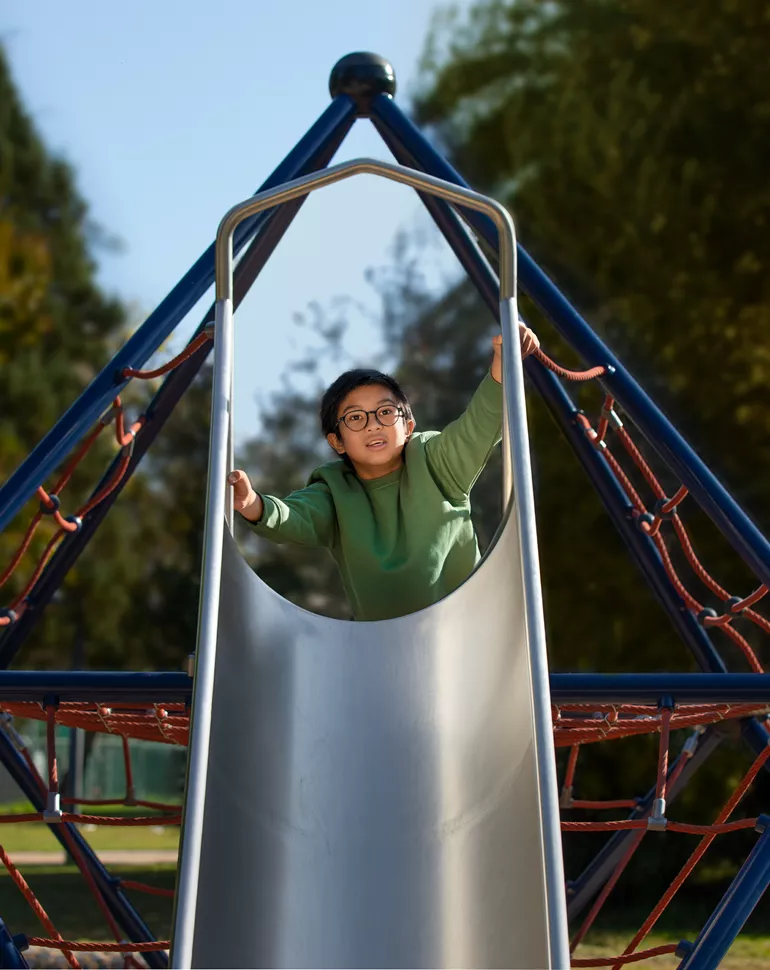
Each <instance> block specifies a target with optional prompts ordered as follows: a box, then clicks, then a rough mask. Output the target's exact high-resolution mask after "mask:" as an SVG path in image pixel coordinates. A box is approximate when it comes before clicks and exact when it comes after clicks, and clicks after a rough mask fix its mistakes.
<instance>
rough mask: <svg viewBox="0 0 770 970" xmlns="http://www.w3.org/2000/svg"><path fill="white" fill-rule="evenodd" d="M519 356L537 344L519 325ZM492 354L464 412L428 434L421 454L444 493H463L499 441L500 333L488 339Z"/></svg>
mask: <svg viewBox="0 0 770 970" xmlns="http://www.w3.org/2000/svg"><path fill="white" fill-rule="evenodd" d="M519 331H520V336H521V353H522V357H528V356H529V355H530V354H532V353H534V351H535V350H536V349H537V348H538V347H539V346H540V342H539V340H538V339H537V337H536V336H535V334H534V333H533V332H532V331H531V330H530V329H529V328H527V327H525V326H523V325H520V326H519ZM492 347H493V350H494V355H493V357H492V363H491V365H490V368H489V373H488V374H487V376H486V377H485V378H484V379H483V380H482V382H481V384H480V385H479V387H478V389H477V390H476V393H475V394H474V395H473V397H472V398H471V401H470V403H469V404H468V407H467V408H466V409H465V412H464V413H463V414H461V415H460V417H459V418H457V420H456V421H452V423H451V424H448V425H447V426H446V428H444V430H443V431H442V432H441V434H439V435H436V436H435V437H433V438H430V439H429V440H428V441H427V443H426V445H425V455H426V458H427V461H428V465H429V466H430V468H431V471H432V473H433V476H434V478H435V479H436V481H437V483H438V484H439V486H440V487H441V488H442V490H443V491H444V493H445V494H446V495H447V497H452V498H456V499H462V498H464V497H465V496H467V494H468V492H470V490H471V488H472V487H473V485H474V483H475V481H476V479H477V478H478V477H479V475H480V474H481V471H482V469H483V468H484V466H485V465H486V463H487V461H488V460H489V457H490V455H491V453H492V451H493V449H494V448H495V446H496V445H497V443H498V442H499V441H500V438H501V434H502V421H503V389H502V387H501V384H502V379H503V374H502V347H503V341H502V336H500V335H498V336H496V337H495V338H494V339H493V340H492Z"/></svg>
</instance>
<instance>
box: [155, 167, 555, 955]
mask: <svg viewBox="0 0 770 970" xmlns="http://www.w3.org/2000/svg"><path fill="white" fill-rule="evenodd" d="M362 172H365V173H371V174H382V175H385V176H386V177H388V178H392V179H395V180H396V181H401V182H404V183H405V184H408V185H411V186H413V187H415V188H419V189H420V190H421V191H426V192H428V193H430V194H435V195H438V196H440V197H442V198H445V199H448V200H449V201H452V202H462V204H463V205H467V206H470V207H471V208H475V209H477V210H479V211H482V212H485V213H486V214H488V215H490V216H491V217H492V218H493V219H494V220H495V223H496V224H497V227H498V229H499V232H500V244H501V267H502V277H501V278H502V283H501V299H502V302H501V321H502V324H503V335H504V354H503V365H504V383H505V391H506V404H505V436H506V447H505V452H504V454H505V460H504V464H505V466H506V468H505V469H504V489H505V495H509V494H510V490H511V486H513V487H514V488H515V493H516V496H517V501H516V503H515V505H514V504H513V503H509V504H508V511H507V513H506V519H505V523H504V526H503V528H502V529H501V530H500V535H499V538H498V539H497V541H496V543H495V544H494V546H493V548H492V549H491V550H490V552H489V554H488V555H487V557H486V558H485V560H484V561H483V562H482V564H481V565H480V566H479V567H478V569H477V570H476V571H475V572H474V573H473V575H472V576H471V577H470V578H469V579H468V580H467V581H466V582H465V583H464V584H463V585H462V586H461V587H460V588H459V589H457V590H455V592H454V593H452V594H451V595H450V596H449V597H447V598H446V599H444V600H442V601H441V602H440V603H437V604H435V605H433V606H431V607H429V608H428V609H425V610H422V611H420V612H418V613H415V614H412V615H410V616H405V617H400V618H397V619H393V620H387V621H382V622H377V623H347V622H342V621H339V620H332V619H329V618H326V617H321V616H317V615H315V614H311V613H308V612H306V611H304V610H301V609H300V608H298V607H296V606H294V605H292V604H291V603H289V602H287V601H286V600H284V599H282V598H281V597H280V596H278V595H277V594H276V593H274V592H273V591H272V590H270V589H269V587H267V586H266V585H265V584H264V583H263V582H262V581H261V580H260V579H259V578H258V577H257V576H256V575H254V573H253V572H252V571H251V569H250V568H249V567H248V566H247V565H246V564H245V563H244V561H243V560H242V558H241V556H240V554H239V552H238V550H237V547H236V545H235V543H234V540H233V539H232V537H231V535H230V534H229V533H228V532H226V530H225V529H224V499H223V498H222V499H221V501H220V500H217V501H219V504H220V505H221V506H222V507H221V510H220V512H219V518H218V522H219V531H218V535H217V536H214V534H213V531H215V530H212V529H210V528H209V523H210V522H212V521H213V520H214V514H215V508H214V505H213V504H212V503H213V502H214V497H215V496H217V494H219V495H221V488H220V489H219V493H218V492H217V488H216V483H217V482H219V483H222V482H224V480H225V477H226V473H227V470H228V469H225V470H224V471H222V470H221V469H220V468H219V465H220V464H221V461H222V459H221V455H224V456H225V462H226V456H227V451H228V448H227V429H226V427H224V428H223V426H222V423H221V420H220V418H219V417H218V415H219V412H218V411H217V407H221V406H222V401H221V399H220V398H215V404H214V408H213V415H214V421H213V429H212V464H211V468H210V475H211V476H212V480H213V481H214V483H215V484H214V486H213V487H212V484H211V482H210V483H209V506H208V520H207V529H206V537H205V542H206V554H205V560H204V562H205V570H204V577H203V584H202V594H201V600H202V604H203V607H202V616H201V629H200V634H199V644H198V662H197V666H198V668H199V669H198V671H197V674H196V683H195V688H194V701H193V723H192V731H191V741H190V767H189V775H188V792H187V799H186V809H185V819H184V824H183V842H182V850H181V853H182V868H181V872H180V885H179V893H178V903H177V914H176V925H175V938H174V947H173V951H172V966H175V967H190V966H194V967H262V966H275V967H284V966H285V967H300V966H317V967H327V966H328V967H354V966H355V967H380V966H388V967H402V966H414V967H422V966H430V967H449V966H477V967H498V966H500V967H531V968H539V967H568V966H569V954H568V948H567V934H566V917H565V912H566V907H565V902H564V885H563V875H562V867H561V846H560V837H559V818H558V800H557V796H556V778H555V760H554V752H553V740H552V734H551V726H550V697H549V691H548V680H547V664H546V656H545V636H544V626H543V614H542V597H541V590H540V578H539V567H538V559H537V540H536V532H535V521H534V503H533V497H532V482H531V470H530V466H529V451H528V440H527V428H526V411H525V405H524V390H523V375H522V367H521V356H520V352H519V340H518V328H517V325H516V320H517V316H516V305H515V278H516V267H515V234H514V228H513V224H512V222H511V219H510V216H509V215H508V213H507V212H506V211H505V209H503V207H502V206H499V205H498V204H497V203H496V202H494V201H493V200H490V199H487V198H485V197H483V196H479V195H478V194H477V193H473V192H470V191H469V190H465V189H460V188H458V187H457V186H453V185H449V184H448V183H444V182H441V181H440V180H438V179H435V178H432V177H430V176H425V175H422V173H418V172H414V171H412V170H411V169H406V168H402V167H401V166H396V165H386V164H384V163H380V162H373V161H371V160H366V159H365V160H361V161H357V162H350V163H346V164H345V165H340V166H335V167H334V168H333V169H328V170H326V171H325V172H323V173H315V174H313V175H311V176H307V177H305V178H302V179H298V180H296V181H295V182H293V183H288V184H287V185H286V186H282V187H280V188H278V189H275V190H271V191H270V192H266V193H261V194H260V195H259V196H257V197H255V198H254V199H253V200H250V201H249V202H247V203H244V204H243V205H240V206H236V207H235V208H234V209H233V210H231V211H230V213H228V215H227V216H226V217H225V219H224V220H223V221H222V224H221V225H220V230H219V233H218V235H217V294H218V297H219V298H220V302H221V301H224V302H222V306H223V307H225V306H230V303H229V299H228V298H229V295H230V294H231V289H232V281H231V276H232V232H233V230H234V228H235V226H236V225H237V224H238V222H239V221H241V220H242V219H244V218H247V217H248V216H250V215H253V214H254V213H255V212H258V211H261V210H262V209H264V208H268V207H269V206H272V205H275V204H278V203H279V202H283V201H288V200H289V199H292V198H296V197H297V196H299V195H302V194H305V193H307V192H309V191H311V190H312V189H314V188H318V187H320V186H322V185H326V184H330V183H331V182H335V181H338V180H339V179H341V178H346V177H348V176H350V175H353V174H359V173H362ZM218 321H220V322H221V323H224V322H225V321H226V322H227V327H228V329H229V328H230V327H231V313H223V314H222V316H221V319H220V317H218ZM231 340H232V335H231V334H230V336H229V337H228V339H227V340H226V341H224V343H225V344H229V345H230V346H231ZM216 352H217V351H216V348H215V353H216ZM218 369H219V364H216V365H215V374H217V373H218V372H219V370H218ZM226 386H228V385H226ZM215 441H216V443H215ZM215 465H216V467H215ZM220 472H221V474H220ZM217 476H219V477H217ZM219 555H221V557H222V558H221V567H222V574H221V577H220V576H217V577H216V582H215V581H214V579H213V577H212V571H211V569H209V566H208V564H209V563H211V562H213V561H214V559H216V558H218V557H219ZM220 579H221V584H220ZM215 606H217V607H218V626H217V620H216V610H215V609H214V608H213V607H215ZM212 615H214V619H213V620H212ZM214 664H215V674H214V676H212V670H214ZM204 722H205V723H204Z"/></svg>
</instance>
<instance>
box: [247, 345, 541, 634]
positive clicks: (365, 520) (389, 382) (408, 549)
mask: <svg viewBox="0 0 770 970" xmlns="http://www.w3.org/2000/svg"><path fill="white" fill-rule="evenodd" d="M520 331H521V350H522V356H523V357H527V356H528V355H529V354H531V353H533V352H534V351H535V349H536V348H537V347H538V346H539V342H538V339H537V337H536V336H535V335H534V333H532V331H531V330H529V329H527V328H526V327H523V326H521V327H520ZM492 344H493V348H494V356H493V358H492V364H491V367H490V370H489V373H488V374H487V375H486V377H485V378H484V379H483V380H482V382H481V384H480V385H479V387H478V389H477V391H476V393H475V394H474V395H473V398H472V399H471V402H470V404H469V405H468V408H467V410H466V411H465V413H464V414H462V415H461V416H460V417H459V418H458V419H457V420H456V421H453V422H452V423H451V424H449V425H447V427H446V428H445V429H444V431H443V432H437V431H423V432H418V433H416V434H415V431H414V429H415V421H414V418H413V417H412V412H411V409H410V407H409V402H408V401H407V399H406V395H405V394H404V392H403V391H402V390H401V388H400V386H399V385H398V383H397V382H396V381H395V380H394V379H393V378H392V377H389V376H388V375H386V374H381V373H379V372H378V371H374V370H353V371H347V372H346V373H344V374H342V375H341V376H340V377H338V378H337V380H336V381H335V382H334V383H333V384H332V385H331V386H330V387H329V388H328V389H327V391H326V393H325V394H324V396H323V400H322V402H321V426H322V429H323V432H324V434H325V435H326V440H327V441H328V442H329V444H330V445H331V447H332V448H333V449H334V451H336V452H337V454H338V455H339V456H340V458H341V459H342V460H341V461H333V462H329V463H328V464H325V465H321V467H320V468H317V469H316V470H315V471H314V472H313V474H312V475H311V476H310V479H309V481H308V484H307V487H306V488H302V489H299V490H298V491H296V492H292V493H291V495H288V496H287V497H286V498H285V499H278V498H275V497H274V496H272V495H260V494H259V493H258V492H256V491H255V490H254V489H253V488H252V485H251V482H250V481H249V478H248V476H247V475H246V473H245V472H244V471H234V472H232V474H231V475H230V476H229V479H228V482H229V484H230V485H231V486H232V487H233V490H234V506H235V509H236V511H238V512H240V513H241V515H242V516H243V517H244V518H245V519H246V520H247V521H248V522H249V523H250V525H251V527H252V528H253V529H254V531H255V532H256V533H257V535H259V536H262V537H263V538H265V539H270V540H271V541H273V542H296V543H300V544H302V545H309V546H326V547H327V548H328V549H329V551H330V552H331V554H332V556H333V558H334V560H335V562H336V563H337V566H338V568H339V570H340V573H341V575H342V581H343V584H344V586H345V591H346V593H347V595H348V598H349V600H350V605H351V607H352V610H353V615H354V617H355V618H356V620H385V619H389V618H391V617H394V616H403V615H405V614H406V613H413V612H415V611H417V610H421V609H423V608H424V607H426V606H429V605H430V604H431V603H435V602H437V601H438V600H440V599H442V598H443V597H444V596H446V595H448V594H449V593H451V592H452V590H454V589H456V588H457V587H458V586H459V585H460V584H461V583H463V582H464V581H465V580H466V579H467V578H468V576H469V575H470V574H471V572H472V571H473V568H474V566H475V565H476V563H477V562H478V560H479V547H478V542H477V539H476V533H475V530H474V528H473V523H472V521H471V507H470V499H469V493H470V490H471V488H472V487H473V484H474V482H475V481H476V479H477V478H478V477H479V475H480V474H481V471H482V469H483V468H484V466H485V465H486V463H487V461H488V459H489V456H490V454H491V453H492V449H493V448H494V447H495V446H496V445H497V444H498V442H499V441H500V437H501V426H502V387H501V386H500V385H501V382H502V363H501V353H502V337H501V336H496V337H495V338H494V340H493V341H492Z"/></svg>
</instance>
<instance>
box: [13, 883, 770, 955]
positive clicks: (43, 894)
mask: <svg viewBox="0 0 770 970" xmlns="http://www.w3.org/2000/svg"><path fill="white" fill-rule="evenodd" d="M110 871H111V872H112V873H113V874H114V875H116V876H121V877H123V878H124V879H132V880H135V881H137V882H144V883H148V884H149V885H152V886H158V887H163V888H165V889H173V888H174V881H175V877H176V871H175V868H174V867H173V866H153V867H136V866H113V867H111V870H110ZM24 875H25V877H26V878H27V881H28V882H29V884H30V886H31V887H32V889H33V890H34V892H35V893H36V894H37V896H38V898H39V899H40V902H41V903H42V904H43V906H44V907H45V908H46V910H47V911H48V913H49V915H50V916H51V918H52V919H53V921H54V923H55V924H56V927H57V929H58V930H59V932H60V933H62V935H63V936H64V937H65V938H66V939H80V940H107V939H108V938H109V934H108V931H107V929H106V926H105V923H104V920H103V918H102V916H101V913H100V912H99V910H98V909H97V906H96V904H95V903H94V901H93V899H92V897H91V895H90V893H89V891H88V888H87V886H86V885H85V883H84V881H83V879H82V878H81V877H80V875H79V873H78V872H77V870H76V869H75V868H74V867H73V866H47V867H44V866H40V867H35V866H27V867H25V869H24ZM128 896H129V898H130V899H131V901H132V902H133V903H134V905H135V906H136V908H137V909H138V911H139V912H140V914H141V915H142V918H143V919H144V920H145V922H146V923H147V925H148V926H149V927H150V929H151V930H152V931H153V932H154V933H155V935H156V936H157V937H158V938H159V939H168V938H169V936H170V933H171V918H172V900H171V899H165V898H161V897H158V896H148V895H145V894H144V893H138V892H135V891H128ZM763 903H764V900H763ZM763 908H764V907H763V905H762V903H761V904H760V906H759V907H758V908H757V910H756V911H755V913H754V915H753V917H752V919H751V920H750V921H749V923H748V925H747V927H746V932H745V933H744V934H742V935H741V936H740V937H739V938H738V940H736V942H735V943H734V944H733V946H732V948H731V950H730V952H729V953H728V955H727V957H726V958H725V960H724V961H723V963H722V964H721V966H722V967H723V968H724V970H767V968H768V967H770V936H768V935H766V934H760V932H759V931H760V930H765V928H766V926H767V925H769V924H767V923H766V914H765V913H763V912H761V911H760V910H761V909H763ZM0 915H1V916H2V917H3V919H4V920H5V922H6V924H7V926H8V928H9V929H10V931H11V932H12V933H26V934H28V935H30V936H34V935H41V933H42V930H41V927H40V925H39V923H38V922H37V920H36V918H35V917H34V915H33V914H32V911H31V910H30V909H29V907H28V906H27V904H26V902H25V900H24V899H23V897H22V896H21V893H19V891H18V890H17V889H16V887H15V886H13V885H12V883H11V880H10V877H9V876H8V875H7V874H6V873H2V874H0ZM640 915H641V919H639V918H637V917H639V916H640ZM644 915H646V913H645V914H643V915H642V914H640V913H631V912H630V911H629V910H628V909H626V910H625V911H623V912H616V913H615V914H614V916H613V919H612V920H611V923H612V926H611V928H609V929H606V930H601V929H599V930H595V931H593V932H592V933H591V934H589V936H588V939H587V941H586V942H585V943H583V944H582V945H581V946H580V947H579V948H578V950H577V952H576V954H575V956H577V957H594V956H597V957H598V956H607V957H610V956H615V955H617V954H620V953H622V952H623V949H624V948H625V946H626V944H627V943H628V941H629V940H630V939H631V937H632V936H633V934H634V932H635V931H636V929H637V928H638V926H639V925H640V923H641V921H642V919H643V918H644ZM701 925H702V920H701V913H700V912H699V911H698V907H697V906H696V907H692V906H690V905H688V904H687V903H685V902H684V901H679V902H678V904H676V905H675V906H674V907H672V910H671V912H669V913H668V914H667V917H666V920H665V925H664V927H663V928H662V929H661V931H660V932H657V931H656V932H654V933H652V934H651V935H650V936H649V937H648V938H647V939H646V940H645V942H644V943H643V945H642V947H640V949H647V948H649V947H653V946H660V945H661V944H665V943H678V942H679V941H680V940H682V939H687V940H690V941H692V940H694V939H695V936H696V934H697V933H698V930H699V929H700V927H701ZM678 963H679V960H678V959H677V958H676V957H675V956H673V955H672V956H665V957H657V958H655V959H654V960H650V961H645V962H644V963H642V964H638V966H640V967H651V968H658V970H660V968H664V970H665V968H670V970H673V968H674V967H676V966H677V965H678ZM634 966H636V964H634Z"/></svg>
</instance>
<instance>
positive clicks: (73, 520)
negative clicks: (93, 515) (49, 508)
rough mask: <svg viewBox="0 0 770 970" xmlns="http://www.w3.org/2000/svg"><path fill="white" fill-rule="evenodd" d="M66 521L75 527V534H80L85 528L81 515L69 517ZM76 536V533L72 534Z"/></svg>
mask: <svg viewBox="0 0 770 970" xmlns="http://www.w3.org/2000/svg"><path fill="white" fill-rule="evenodd" d="M64 521H65V522H69V523H70V525H74V526H75V532H80V530H81V529H82V528H83V520H82V519H81V518H80V516H79V515H68V516H67V517H66V518H65V520H64ZM74 534H75V533H72V535H74Z"/></svg>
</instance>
